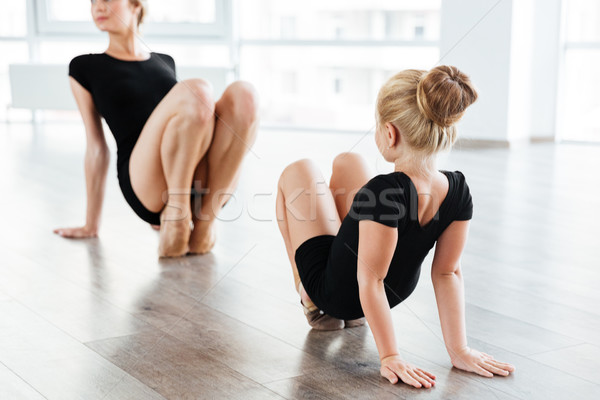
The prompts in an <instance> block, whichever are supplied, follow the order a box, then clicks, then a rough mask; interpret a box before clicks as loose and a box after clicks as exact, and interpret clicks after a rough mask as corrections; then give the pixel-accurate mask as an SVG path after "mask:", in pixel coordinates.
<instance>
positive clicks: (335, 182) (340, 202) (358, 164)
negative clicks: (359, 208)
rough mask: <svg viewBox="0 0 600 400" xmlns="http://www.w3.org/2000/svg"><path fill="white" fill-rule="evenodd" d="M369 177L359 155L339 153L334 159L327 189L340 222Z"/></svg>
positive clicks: (364, 162) (367, 168)
mask: <svg viewBox="0 0 600 400" xmlns="http://www.w3.org/2000/svg"><path fill="white" fill-rule="evenodd" d="M371 177H372V175H371V172H370V170H369V167H368V166H367V162H366V161H365V159H364V158H363V157H362V156H361V155H360V154H358V153H341V154H339V155H338V156H337V157H335V159H334V160H333V172H332V173H331V180H330V181H329V188H330V189H331V193H332V194H333V197H334V199H335V206H336V208H337V211H338V215H339V216H340V220H343V219H344V218H345V217H346V215H347V214H348V211H350V206H351V205H352V200H353V199H354V196H355V195H356V193H357V192H358V191H359V190H360V188H362V187H363V186H364V185H365V184H366V183H367V182H368V181H369V179H370V178H371Z"/></svg>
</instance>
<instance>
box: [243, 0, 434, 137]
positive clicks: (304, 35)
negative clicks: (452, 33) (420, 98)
mask: <svg viewBox="0 0 600 400" xmlns="http://www.w3.org/2000/svg"><path fill="white" fill-rule="evenodd" d="M237 4H238V5H239V16H240V36H241V37H240V58H239V59H240V76H241V78H242V79H247V80H250V81H252V82H253V83H254V84H255V85H256V86H257V88H258V91H259V93H261V104H262V122H263V125H264V126H271V127H277V128H279V127H281V128H286V127H291V128H310V129H326V130H335V131H360V132H367V131H369V130H370V129H371V128H372V127H373V125H374V102H375V98H376V96H377V91H378V90H379V88H380V87H381V85H382V84H383V83H384V82H385V80H386V79H388V78H389V77H390V76H391V75H392V74H393V73H395V72H397V71H399V70H402V69H405V68H424V69H429V68H431V67H433V66H434V65H435V64H436V62H437V61H438V59H439V35H440V8H441V0H424V1H419V2H415V1H409V0H371V1H368V2H367V1H363V0H327V1H323V0H304V1H302V2H287V1H280V0H241V1H239V2H238V3H237ZM290 77H293V82H294V85H293V87H294V90H290V87H291V86H292V85H291V84H282V82H283V83H286V82H290V81H291V78H290Z"/></svg>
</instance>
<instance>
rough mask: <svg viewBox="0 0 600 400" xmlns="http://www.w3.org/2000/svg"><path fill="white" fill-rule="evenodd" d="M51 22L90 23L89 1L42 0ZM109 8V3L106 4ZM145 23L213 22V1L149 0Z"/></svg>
mask: <svg viewBox="0 0 600 400" xmlns="http://www.w3.org/2000/svg"><path fill="white" fill-rule="evenodd" d="M42 1H46V4H47V7H48V18H49V19H50V20H51V21H90V20H91V11H90V1H89V0H87V1H84V0H78V1H73V0H42ZM107 4H108V5H109V6H110V2H108V3H107ZM147 4H148V9H147V10H146V11H147V14H146V15H147V19H146V21H151V22H196V23H213V22H215V13H216V12H215V0H168V1H166V0H149V1H148V2H147Z"/></svg>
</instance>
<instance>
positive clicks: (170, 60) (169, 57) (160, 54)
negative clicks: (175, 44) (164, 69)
mask: <svg viewBox="0 0 600 400" xmlns="http://www.w3.org/2000/svg"><path fill="white" fill-rule="evenodd" d="M152 54H154V55H155V56H158V57H159V58H162V59H163V60H167V61H169V62H171V63H173V64H175V60H174V59H173V57H171V56H170V55H168V54H166V53H157V52H152Z"/></svg>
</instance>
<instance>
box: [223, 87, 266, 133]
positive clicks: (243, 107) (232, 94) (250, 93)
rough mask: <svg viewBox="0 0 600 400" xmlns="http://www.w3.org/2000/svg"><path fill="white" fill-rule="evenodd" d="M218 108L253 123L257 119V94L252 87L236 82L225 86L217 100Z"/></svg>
mask: <svg viewBox="0 0 600 400" xmlns="http://www.w3.org/2000/svg"><path fill="white" fill-rule="evenodd" d="M219 106H221V107H225V108H228V109H229V110H231V111H233V113H234V114H236V115H237V116H239V117H241V118H245V119H246V120H247V122H250V123H253V122H254V121H256V120H257V119H258V108H259V105H258V93H257V91H256V89H255V88H254V86H253V85H252V84H251V83H249V82H245V81H236V82H233V83H232V84H231V85H229V86H227V89H225V91H224V92H223V96H221V99H220V100H219Z"/></svg>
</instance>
